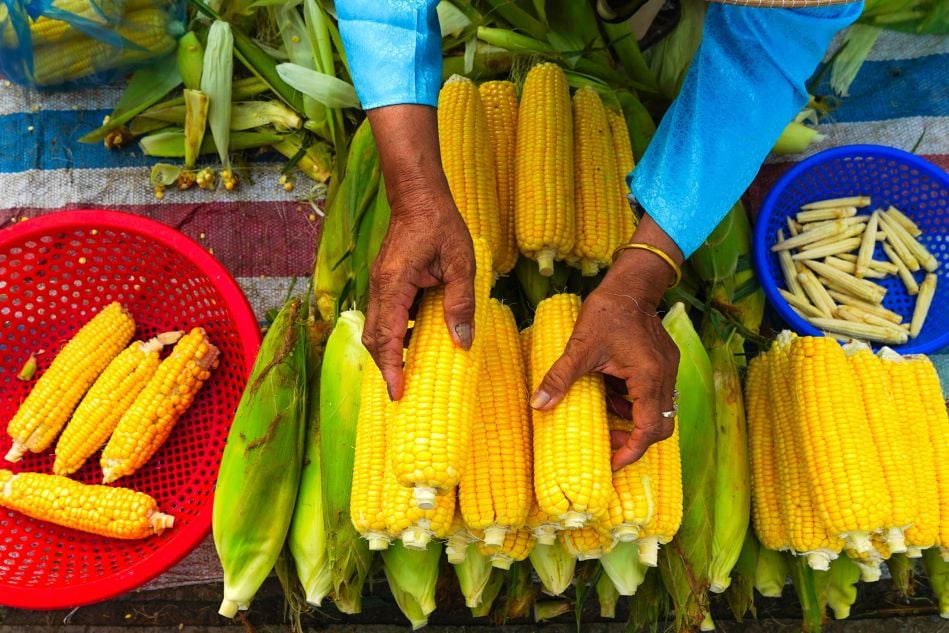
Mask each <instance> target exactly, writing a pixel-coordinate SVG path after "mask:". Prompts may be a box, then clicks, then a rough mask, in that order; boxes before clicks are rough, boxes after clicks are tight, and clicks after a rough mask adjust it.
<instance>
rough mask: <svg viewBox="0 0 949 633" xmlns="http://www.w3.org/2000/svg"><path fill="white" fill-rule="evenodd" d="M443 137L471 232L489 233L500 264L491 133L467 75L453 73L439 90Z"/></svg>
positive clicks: (449, 172)
mask: <svg viewBox="0 0 949 633" xmlns="http://www.w3.org/2000/svg"><path fill="white" fill-rule="evenodd" d="M438 139H439V149H440V150H441V155H442V167H443V169H444V170H445V176H446V177H447V178H448V187H449V188H450V189H451V196H452V198H454V200H455V204H456V205H458V210H459V211H460V212H461V215H462V217H463V218H464V219H465V224H467V225H468V230H469V231H470V232H471V235H472V236H473V237H481V238H484V240H485V241H486V242H487V243H488V246H489V247H490V249H491V261H492V263H493V264H494V266H498V264H499V263H500V260H501V257H500V256H501V248H502V245H501V234H502V229H501V222H500V219H499V215H498V186H497V178H496V176H495V167H494V165H492V164H491V163H492V161H491V158H492V157H493V155H494V154H493V152H492V149H491V136H490V135H489V133H488V121H487V118H486V117H485V113H484V107H483V106H482V104H481V94H480V93H479V92H478V88H477V87H476V86H475V85H474V82H472V81H471V80H470V79H468V78H466V77H462V76H460V75H452V76H451V77H449V78H448V81H446V82H445V85H444V86H442V89H441V92H440V93H439V94H438ZM506 263H507V262H505V264H506ZM512 267H513V265H512ZM508 270H510V269H508Z"/></svg>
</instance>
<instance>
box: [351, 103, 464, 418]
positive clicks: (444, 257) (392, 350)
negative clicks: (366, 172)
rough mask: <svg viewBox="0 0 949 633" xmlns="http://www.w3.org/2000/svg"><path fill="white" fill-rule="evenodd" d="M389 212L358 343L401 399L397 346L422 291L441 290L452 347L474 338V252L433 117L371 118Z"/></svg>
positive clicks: (397, 110)
mask: <svg viewBox="0 0 949 633" xmlns="http://www.w3.org/2000/svg"><path fill="white" fill-rule="evenodd" d="M368 116H369V119H370V124H371V125H372V129H373V134H374V136H375V137H376V144H377V146H378V148H379V158H380V163H381V164H382V171H383V176H384V177H385V181H386V193H387V195H388V198H389V203H390V206H391V208H392V212H391V216H390V220H389V230H388V232H387V233H386V236H385V239H383V241H382V245H381V246H380V249H379V254H378V255H377V256H376V260H375V262H374V263H373V267H372V270H371V271H370V276H369V303H368V306H367V308H366V324H365V326H364V329H363V335H362V342H363V345H365V346H366V349H368V350H369V353H370V355H371V356H372V358H373V360H374V361H375V362H376V364H377V365H378V366H379V369H380V371H381V372H382V376H383V378H384V379H385V381H386V384H387V385H388V389H389V397H390V398H391V399H393V400H398V399H400V398H401V397H402V390H403V384H404V383H403V377H402V345H403V341H404V339H405V333H406V331H407V329H408V321H409V309H410V308H411V307H412V304H413V302H414V301H415V296H416V294H417V293H418V290H419V289H421V288H430V287H432V286H437V285H440V284H444V286H445V322H446V324H447V325H448V330H449V333H450V335H451V337H452V340H453V341H454V342H455V345H458V346H459V347H462V348H463V349H469V348H470V347H471V342H472V339H473V337H474V272H475V259H474V246H473V244H472V240H471V235H470V233H469V232H468V228H467V226H465V222H464V220H463V219H462V217H461V214H460V213H459V212H458V208H457V207H456V206H455V203H454V201H453V200H452V197H451V192H450V190H449V188H448V182H447V180H446V179H445V175H444V172H443V171H442V169H441V159H440V155H439V153H438V138H437V122H436V118H435V111H434V109H432V108H428V107H425V106H414V105H408V106H401V105H400V106H387V107H384V108H379V109H375V110H370V111H369V113H368Z"/></svg>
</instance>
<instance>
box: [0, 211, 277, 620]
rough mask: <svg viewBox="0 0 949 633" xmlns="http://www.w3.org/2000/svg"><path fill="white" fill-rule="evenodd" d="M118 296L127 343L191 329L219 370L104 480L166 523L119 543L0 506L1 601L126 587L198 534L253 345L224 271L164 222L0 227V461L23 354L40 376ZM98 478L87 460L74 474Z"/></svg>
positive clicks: (65, 597) (115, 216)
mask: <svg viewBox="0 0 949 633" xmlns="http://www.w3.org/2000/svg"><path fill="white" fill-rule="evenodd" d="M112 301H120V302H122V304H123V305H125V306H126V308H127V309H128V310H129V312H130V313H131V314H132V316H133V317H134V319H135V322H136V324H137V329H136V337H137V338H142V337H149V336H153V335H154V334H157V333H158V332H162V331H168V330H175V329H187V328H189V327H192V326H196V325H200V326H202V327H204V328H205V329H206V330H207V332H208V335H209V337H210V339H211V341H212V343H214V344H215V345H216V346H218V347H219V348H220V350H221V363H220V367H219V368H218V369H217V370H216V371H215V372H214V373H213V374H212V376H211V378H210V380H208V382H207V383H206V384H205V386H204V387H203V389H202V390H201V391H200V392H199V393H198V395H197V397H196V398H195V401H194V403H193V405H192V406H191V408H190V409H189V410H188V411H187V412H186V413H185V415H184V416H183V417H182V418H181V419H180V420H179V421H178V423H177V425H176V426H175V428H174V430H173V431H172V434H171V436H170V437H169V438H168V440H167V442H166V443H165V444H164V445H163V446H162V447H161V448H160V449H159V451H158V452H157V453H156V454H155V455H154V457H152V459H151V460H150V461H149V462H148V463H147V464H146V465H145V466H144V467H143V468H142V469H141V470H140V471H139V472H137V473H135V474H134V475H132V476H131V477H126V478H123V479H121V480H120V481H118V482H116V484H115V485H122V486H127V487H130V488H134V489H136V490H141V491H143V492H147V493H148V494H150V495H152V496H154V497H155V498H156V499H157V501H158V505H159V508H160V509H161V510H162V511H163V512H167V513H170V514H173V515H174V516H175V525H174V527H173V528H172V529H171V530H168V531H166V532H164V533H163V534H162V535H160V536H155V537H151V538H148V539H143V540H138V541H120V540H115V539H108V538H103V537H99V536H94V535H89V534H84V533H81V532H78V531H75V530H72V529H67V528H62V527H58V526H55V525H51V524H48V523H45V522H42V521H36V520H33V519H30V518H27V517H25V516H23V515H22V514H19V513H16V512H13V511H10V510H5V509H3V508H0V604H2V605H6V606H12V607H19V608H30V609H56V608H65V607H73V606H79V605H84V604H90V603H93V602H99V601H102V600H106V599H109V598H112V597H115V596H117V595H120V594H122V593H125V592H127V591H130V590H132V589H134V588H136V587H139V586H140V585H142V584H144V583H145V582H147V581H149V580H151V579H152V578H154V577H155V576H157V575H159V574H160V573H162V572H163V571H165V570H167V569H168V568H170V567H171V566H173V565H174V564H176V563H177V562H178V561H180V560H181V559H182V558H183V557H184V556H185V555H186V554H188V553H189V552H190V551H191V550H193V549H194V548H195V547H196V546H197V545H198V544H199V543H200V542H201V541H202V540H204V539H205V537H206V536H207V535H208V533H209V532H210V528H211V505H212V495H213V491H214V483H215V479H216V477H217V472H218V465H219V462H220V457H221V453H222V451H223V449H224V441H225V439H226V437H227V431H228V429H229V427H230V423H231V420H232V418H233V413H234V410H235V409H236V407H237V403H238V401H239V400H240V396H241V393H242V391H243V389H244V385H245V384H246V380H247V376H248V375H249V373H250V369H251V367H252V365H253V361H254V357H255V355H256V353H257V349H258V346H259V344H260V333H259V328H258V325H257V322H256V319H255V318H254V314H253V311H252V310H251V308H250V305H249V304H248V302H247V299H246V298H245V297H244V294H243V293H242V292H241V290H240V288H239V287H238V285H237V283H236V282H235V281H234V279H233V278H232V277H231V276H230V274H229V273H228V272H227V270H225V269H224V267H223V266H222V265H221V264H220V263H219V262H218V261H217V260H216V259H214V257H212V256H211V255H210V254H209V253H208V252H207V251H206V250H205V249H204V248H203V247H201V246H200V245H199V244H197V243H195V242H194V241H192V240H191V239H189V238H188V237H186V236H184V235H182V234H181V233H179V232H177V231H175V230H173V229H171V228H169V227H167V226H165V225H164V224H161V223H158V222H155V221H153V220H149V219H147V218H143V217H140V216H136V215H131V214H127V213H119V212H114V211H99V210H90V211H63V212H57V213H53V214H50V215H46V216H41V217H38V218H33V219H30V220H29V221H27V222H21V223H18V224H16V225H14V226H12V227H10V228H6V229H3V230H2V231H0V455H3V454H6V451H7V449H8V448H9V447H10V438H9V437H8V436H7V434H6V425H7V422H8V421H9V420H10V418H11V417H12V416H13V414H14V413H15V411H16V409H17V407H18V405H19V403H20V402H21V401H22V400H23V398H24V397H25V396H26V394H27V393H28V391H29V388H30V386H31V385H32V384H33V383H26V382H23V381H20V380H18V379H17V378H16V375H17V373H18V372H19V370H20V368H21V367H22V365H23V363H24V361H25V360H26V359H27V358H28V356H29V355H30V353H35V352H38V351H40V350H44V353H43V354H41V355H40V356H38V361H39V367H40V370H42V369H44V368H45V367H47V366H48V365H49V362H50V361H51V360H52V357H53V356H54V354H55V352H56V351H57V350H58V349H59V348H60V347H61V346H62V344H63V343H64V342H65V341H66V340H68V339H69V337H70V336H72V335H73V334H74V333H75V332H76V330H78V329H79V327H80V326H82V324H83V323H85V322H86V321H88V320H89V319H90V318H91V317H92V315H93V314H95V313H96V312H97V311H98V310H99V309H100V308H102V307H103V306H105V305H107V304H108V303H110V302H112ZM0 468H8V469H11V470H13V471H15V472H19V471H40V472H52V449H50V450H49V451H47V452H46V453H42V454H33V453H27V455H26V456H25V457H24V458H23V460H22V461H20V462H19V463H16V464H10V463H9V462H6V461H2V460H0ZM75 476H76V477H77V478H78V479H80V480H82V481H84V482H87V483H100V481H101V470H100V469H99V460H98V455H94V456H93V457H92V458H91V459H90V460H89V461H88V462H87V463H86V465H85V466H83V468H82V469H81V470H80V471H79V472H77V473H76V475H75Z"/></svg>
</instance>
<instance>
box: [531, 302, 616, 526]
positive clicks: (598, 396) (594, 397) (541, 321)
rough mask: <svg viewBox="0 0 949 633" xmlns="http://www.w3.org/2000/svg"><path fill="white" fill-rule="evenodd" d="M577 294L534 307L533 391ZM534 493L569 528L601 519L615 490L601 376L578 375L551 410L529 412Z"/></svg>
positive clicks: (575, 308)
mask: <svg viewBox="0 0 949 633" xmlns="http://www.w3.org/2000/svg"><path fill="white" fill-rule="evenodd" d="M579 313H580V297H578V296H577V295H574V294H569V293H563V294H557V295H554V296H552V297H550V298H549V299H545V300H543V301H541V302H540V304H538V306H537V311H536V313H535V315H534V324H533V325H532V326H531V332H532V333H531V338H532V341H531V363H530V364H531V374H532V376H531V391H532V392H533V391H536V390H537V388H538V387H540V383H541V380H543V378H544V376H545V374H546V373H547V371H548V370H549V369H550V367H551V366H552V365H553V364H554V362H555V361H556V360H557V359H558V358H559V357H560V355H561V354H563V351H564V348H565V346H566V344H567V340H568V339H569V338H570V334H571V332H572V331H573V325H574V323H575V322H576V320H577V315H578V314H579ZM531 416H532V418H533V424H534V492H535V494H536V495H537V503H538V505H539V506H540V509H541V510H543V511H544V512H546V513H547V514H549V515H551V516H552V517H554V518H555V519H556V520H558V521H563V523H564V525H565V526H566V527H568V528H571V527H583V525H585V524H586V523H587V521H588V520H590V519H603V518H605V516H606V515H607V513H608V511H609V502H610V495H611V493H613V477H612V468H611V466H610V435H609V429H608V427H607V422H606V388H605V386H604V384H603V379H602V377H600V376H598V375H593V374H588V375H586V376H582V377H581V378H580V379H579V380H577V381H576V382H575V383H574V384H573V386H572V387H571V388H570V390H569V391H568V392H567V394H566V395H565V396H564V398H563V400H562V401H561V402H560V404H558V405H557V406H556V407H554V408H553V409H551V410H549V411H533V412H532V413H531Z"/></svg>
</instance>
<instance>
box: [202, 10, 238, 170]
mask: <svg viewBox="0 0 949 633" xmlns="http://www.w3.org/2000/svg"><path fill="white" fill-rule="evenodd" d="M233 79H234V36H233V35H232V34H231V25H230V24H228V23H227V22H224V21H223V20H215V21H214V22H212V23H211V28H210V29H209V30H208V44H207V48H206V50H205V53H204V70H203V71H202V74H201V92H203V93H204V94H206V95H207V96H208V127H209V128H211V137H212V138H213V139H214V145H215V147H217V153H218V157H219V158H220V159H221V164H222V165H223V166H224V168H225V169H230V167H231V157H230V154H229V149H230V147H229V146H230V141H231V89H232V81H233Z"/></svg>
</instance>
